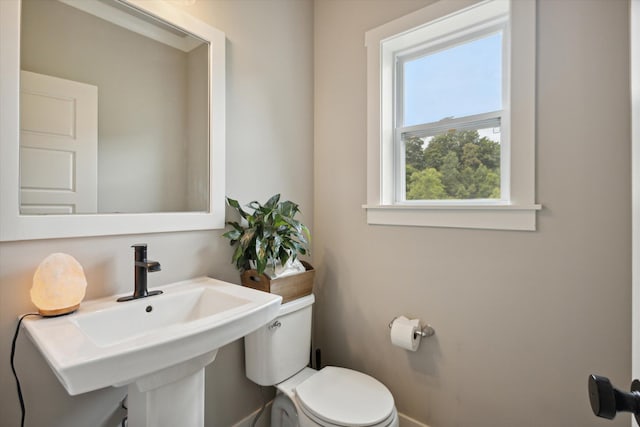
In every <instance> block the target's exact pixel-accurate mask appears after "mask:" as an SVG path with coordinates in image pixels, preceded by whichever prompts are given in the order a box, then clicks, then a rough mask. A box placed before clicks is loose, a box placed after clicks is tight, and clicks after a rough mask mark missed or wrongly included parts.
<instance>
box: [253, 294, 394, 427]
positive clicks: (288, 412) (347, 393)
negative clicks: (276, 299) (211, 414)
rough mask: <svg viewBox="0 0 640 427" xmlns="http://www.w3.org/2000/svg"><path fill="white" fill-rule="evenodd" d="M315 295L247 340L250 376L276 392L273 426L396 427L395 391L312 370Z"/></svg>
mask: <svg viewBox="0 0 640 427" xmlns="http://www.w3.org/2000/svg"><path fill="white" fill-rule="evenodd" d="M313 302H314V297H313V295H309V296H306V297H303V298H299V299H297V300H294V301H291V302H289V303H286V304H283V305H282V306H281V309H280V312H279V314H278V317H277V318H276V319H275V320H274V321H272V322H271V323H269V324H268V325H266V326H264V327H263V328H261V329H259V330H257V331H255V332H253V333H252V334H250V335H248V336H246V337H245V362H246V374H247V377H248V378H249V379H250V380H252V381H253V382H255V383H257V384H260V385H272V386H275V387H276V388H277V390H278V392H277V395H276V397H275V399H274V401H273V405H272V408H271V426H272V427H298V426H299V427H311V426H313V427H317V426H323V427H338V426H340V427H398V425H399V423H398V414H397V411H396V408H395V405H394V401H393V396H392V395H391V392H390V391H389V390H388V389H387V388H386V387H385V386H384V385H383V384H382V383H381V382H380V381H378V380H376V379H375V378H372V377H370V376H369V375H366V374H363V373H361V372H357V371H354V370H351V369H345V368H339V367H335V366H327V367H325V368H323V369H321V370H319V371H316V370H314V369H311V368H308V367H307V364H308V359H309V350H310V348H311V307H312V305H313Z"/></svg>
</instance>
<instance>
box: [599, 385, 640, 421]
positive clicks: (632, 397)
mask: <svg viewBox="0 0 640 427" xmlns="http://www.w3.org/2000/svg"><path fill="white" fill-rule="evenodd" d="M589 401H590V402H591V409H592V410H593V413H594V414H595V415H596V416H598V417H602V418H607V419H609V420H611V419H613V418H614V417H615V416H616V413H618V412H632V413H633V414H634V415H635V417H636V421H637V422H638V423H639V424H640V381H638V380H633V382H632V383H631V392H624V391H620V390H618V389H616V388H615V387H613V385H611V381H609V378H606V377H601V376H598V375H593V374H592V375H589Z"/></svg>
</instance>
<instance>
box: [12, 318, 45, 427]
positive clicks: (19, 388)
mask: <svg viewBox="0 0 640 427" xmlns="http://www.w3.org/2000/svg"><path fill="white" fill-rule="evenodd" d="M27 316H40V313H27V314H23V315H22V316H20V318H19V319H18V326H16V333H15V334H14V335H13V342H12V343H11V370H12V371H13V376H14V378H15V379H16V387H17V388H18V400H19V401H20V410H21V411H22V418H21V422H20V426H22V427H24V417H25V410H24V398H23V397H22V388H21V387H20V380H19V379H18V374H17V373H16V366H15V363H14V359H15V355H16V341H17V340H18V333H19V332H20V325H21V324H22V321H23V320H24V318H25V317H27Z"/></svg>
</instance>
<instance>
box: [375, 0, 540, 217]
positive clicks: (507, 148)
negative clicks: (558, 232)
mask: <svg viewBox="0 0 640 427" xmlns="http://www.w3.org/2000/svg"><path fill="white" fill-rule="evenodd" d="M460 4H461V3H460V2H445V1H441V2H438V3H435V4H433V5H431V6H428V7H426V8H424V9H421V10H419V11H417V12H414V13H412V14H410V15H407V16H405V17H403V18H400V19H397V20H395V21H392V22H390V23H388V24H385V25H383V26H381V27H378V28H376V29H373V30H371V31H369V32H367V34H366V45H367V57H368V64H367V68H368V162H367V169H368V172H367V175H368V177H367V187H368V190H367V193H368V194H367V205H365V208H366V209H367V221H368V222H369V223H370V224H395V225H415V226H444V227H468V228H491V229H516V230H535V212H536V210H538V209H540V206H539V205H536V204H535V203H534V193H535V188H534V181H535V176H534V170H535V164H534V161H535V158H534V153H535V145H534V144H535V135H534V130H535V129H534V94H535V87H534V84H535V2H534V0H519V1H513V2H510V1H509V0H490V1H481V2H478V1H468V2H466V3H464V4H466V5H467V6H468V7H466V8H460Z"/></svg>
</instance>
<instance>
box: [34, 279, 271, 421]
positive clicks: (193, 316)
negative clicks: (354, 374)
mask: <svg viewBox="0 0 640 427" xmlns="http://www.w3.org/2000/svg"><path fill="white" fill-rule="evenodd" d="M154 289H160V290H162V291H163V294H161V295H157V296H153V297H149V298H142V299H138V300H134V301H128V302H116V297H117V296H114V297H108V298H102V299H98V300H93V301H85V302H83V303H82V305H81V306H80V308H79V309H78V311H76V312H75V313H72V314H70V315H67V316H62V317H54V318H37V319H36V318H30V319H25V320H24V322H23V326H24V328H25V329H26V331H27V333H28V335H29V337H30V338H31V340H32V341H33V342H34V343H35V345H36V346H37V347H38V348H39V349H40V351H41V352H42V354H43V355H44V357H45V359H46V360H47V362H48V363H49V365H50V366H51V368H52V369H53V371H54V372H55V374H56V376H57V377H58V379H59V380H60V382H61V383H62V385H63V386H64V387H65V389H66V390H67V392H68V393H69V394H70V395H76V394H80V393H85V392H88V391H92V390H97V389H100V388H103V387H109V386H114V387H118V386H123V385H128V390H129V398H128V403H129V418H128V422H129V426H130V427H140V426H148V427H152V426H153V427H161V426H167V427H169V426H171V427H174V426H189V427H191V426H203V425H204V367H205V366H206V365H208V364H209V363H211V362H212V361H213V360H214V359H215V356H216V353H217V351H218V349H219V348H220V347H222V346H224V345H225V344H228V343H230V342H232V341H234V340H236V339H238V338H241V337H243V336H245V335H247V334H249V333H251V332H253V331H254V330H256V329H258V328H259V327H261V326H263V325H265V324H267V323H268V322H269V321H271V320H272V319H274V318H275V317H276V315H277V311H278V309H279V307H280V302H281V297H280V296H277V295H273V294H268V293H265V292H260V291H256V290H254V289H250V288H245V287H242V286H238V285H234V284H231V283H226V282H223V281H220V280H216V279H211V278H207V277H201V278H197V279H192V280H187V281H183V282H178V283H173V284H170V285H166V286H161V287H158V288H154Z"/></svg>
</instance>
